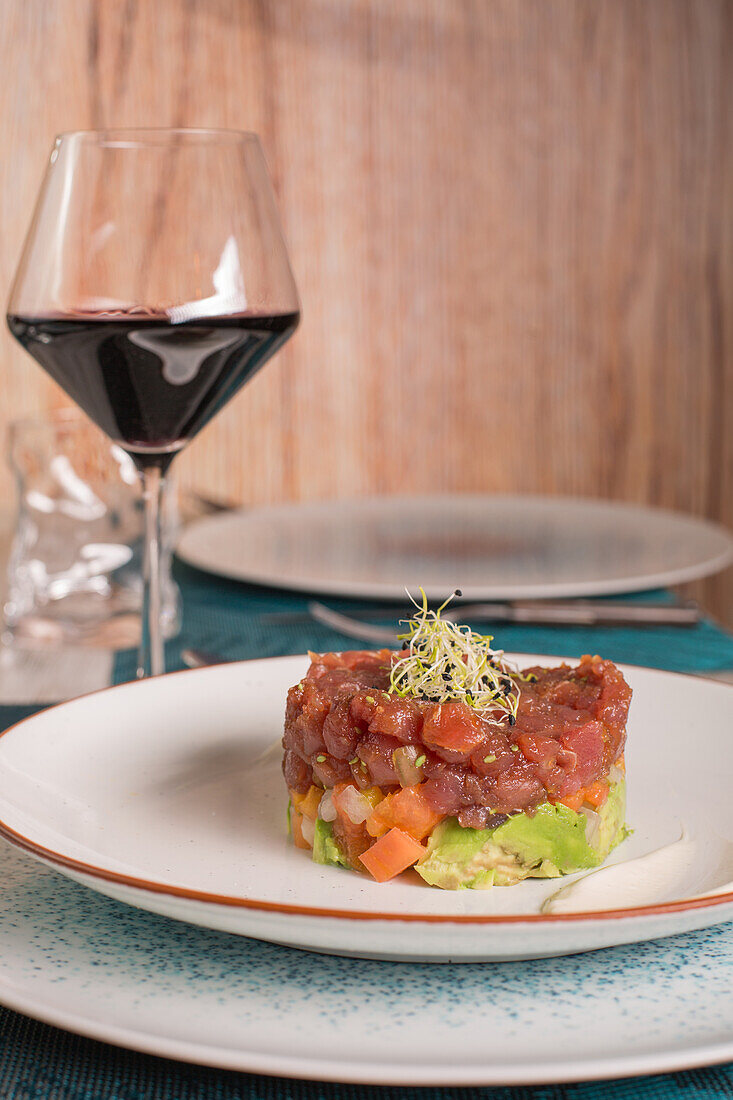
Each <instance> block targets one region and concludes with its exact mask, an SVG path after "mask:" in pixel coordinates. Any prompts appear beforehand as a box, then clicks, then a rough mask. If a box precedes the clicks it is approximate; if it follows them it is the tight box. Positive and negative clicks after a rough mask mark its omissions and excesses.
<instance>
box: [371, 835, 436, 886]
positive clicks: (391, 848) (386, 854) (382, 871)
mask: <svg viewBox="0 0 733 1100" xmlns="http://www.w3.org/2000/svg"><path fill="white" fill-rule="evenodd" d="M424 854H425V849H424V847H423V846H422V844H420V843H418V841H417V840H415V839H414V838H413V837H411V836H408V835H407V833H403V832H402V830H401V829H390V830H389V832H388V833H387V834H386V835H385V836H383V837H381V838H380V839H379V840H377V841H375V842H374V844H372V846H371V848H368V849H367V850H366V852H364V854H363V855H362V856H361V857H360V858H361V862H362V863H363V864H364V866H365V867H366V869H367V871H368V872H369V874H370V875H371V876H372V878H374V879H376V880H377V882H387V881H388V879H391V878H394V877H395V875H399V874H401V873H402V871H406V870H407V868H408V867H412V866H413V864H415V863H417V861H418V860H419V859H420V857H421V856H422V855H424Z"/></svg>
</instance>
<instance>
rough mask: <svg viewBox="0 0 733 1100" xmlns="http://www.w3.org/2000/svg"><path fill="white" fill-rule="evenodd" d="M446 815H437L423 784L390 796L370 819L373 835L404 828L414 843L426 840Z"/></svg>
mask: <svg viewBox="0 0 733 1100" xmlns="http://www.w3.org/2000/svg"><path fill="white" fill-rule="evenodd" d="M444 817H445V814H441V813H438V812H436V811H435V810H434V809H433V808H432V806H431V805H430V803H429V802H428V801H427V799H426V798H425V796H424V794H423V792H422V784H421V783H416V784H415V785H414V786H412V787H404V788H403V789H402V790H401V791H397V793H396V794H389V795H387V797H386V798H384V799H383V800H382V801H381V802H380V803H379V805H378V806H377V807H376V809H375V810H374V811H373V812H372V813H371V814H370V815H369V817H368V818H367V832H368V833H369V835H370V836H376V837H379V836H384V834H385V833H386V832H387V831H388V830H389V829H392V828H397V829H402V831H403V832H405V833H409V835H410V836H411V837H413V839H415V840H424V839H425V837H426V836H427V835H428V833H431V832H432V831H433V829H434V828H435V826H436V825H437V824H438V822H439V821H442V820H443V818H444Z"/></svg>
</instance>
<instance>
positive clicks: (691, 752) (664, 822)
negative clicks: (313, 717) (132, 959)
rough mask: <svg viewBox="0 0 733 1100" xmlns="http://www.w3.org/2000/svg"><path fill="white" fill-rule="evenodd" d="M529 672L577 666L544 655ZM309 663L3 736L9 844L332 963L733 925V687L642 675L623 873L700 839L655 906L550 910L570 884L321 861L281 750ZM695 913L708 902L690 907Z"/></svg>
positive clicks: (59, 711) (198, 919) (214, 678)
mask: <svg viewBox="0 0 733 1100" xmlns="http://www.w3.org/2000/svg"><path fill="white" fill-rule="evenodd" d="M519 660H520V662H522V661H527V662H528V663H534V662H536V661H548V660H557V659H556V658H541V657H526V658H520V659H519ZM306 667H307V659H306V658H304V657H281V658H274V659H270V660H261V661H246V662H242V663H239V664H233V665H224V666H219V667H217V668H208V669H200V670H197V671H192V672H183V673H175V674H173V675H170V676H166V677H161V678H158V679H153V680H149V681H145V682H142V683H135V684H125V685H123V686H121V687H116V688H110V689H107V690H105V691H101V692H98V693H97V694H95V695H88V696H85V697H83V698H81V699H77V700H74V701H73V702H70V703H64V704H62V705H60V706H58V707H55V708H52V709H50V710H47V711H44V712H42V713H40V714H38V715H35V716H34V717H32V718H30V719H27V720H26V721H25V722H22V723H20V724H19V725H17V726H15V727H13V728H12V729H11V730H9V731H7V732H6V733H5V734H4V735H3V736H2V737H0V832H1V833H2V834H3V835H4V836H5V837H6V838H7V839H9V840H11V841H13V842H14V843H16V844H17V845H19V846H21V847H23V848H24V849H26V850H27V851H29V852H30V853H31V854H34V855H36V856H38V857H40V858H42V859H44V860H46V861H48V862H49V863H51V864H52V865H53V866H55V867H57V868H58V869H59V870H61V871H62V872H63V873H64V874H67V875H69V876H71V877H72V878H76V879H78V880H79V881H81V882H83V883H85V884H86V885H87V886H90V887H92V888H93V889H96V890H99V891H101V892H102V893H106V894H109V895H110V896H112V897H116V898H118V899H120V900H122V901H125V902H128V903H129V904H132V905H137V906H140V907H142V908H145V909H150V910H152V911H154V912H158V913H162V914H164V915H166V916H171V917H176V918H179V919H182V920H186V921H190V922H192V923H194V924H200V925H204V926H207V927H210V928H216V929H220V930H223V931H229V932H235V933H239V934H241V935H246V936H255V937H258V938H260V939H265V940H270V941H274V942H278V943H285V944H291V945H293V946H296V947H304V948H310V949H313V950H317V951H325V952H337V953H344V954H354V955H359V956H363V957H376V958H394V959H414V960H431V961H474V960H491V959H501V958H512V959H516V958H534V957H540V956H549V955H560V954H566V953H569V952H574V951H583V950H586V949H589V948H598V947H605V946H609V945H613V944H620V943H629V942H632V941H638V940H644V939H651V938H653V937H658V936H665V935H671V934H673V933H676V932H683V931H688V930H690V929H694V928H702V927H706V926H708V925H712V924H715V923H716V922H719V921H723V920H727V919H730V918H731V917H733V892H731V889H730V887H729V888H728V890H727V891H725V892H723V893H721V894H720V895H718V896H714V897H707V898H705V897H701V896H700V895H703V894H705V893H708V892H710V891H713V890H720V889H721V888H723V887H725V886H726V883H729V882H730V879H731V878H733V873H732V872H731V868H730V866H726V865H725V860H726V856H727V855H729V854H730V846H728V847H727V848H726V847H725V845H726V843H728V845H729V842H730V841H731V840H733V801H732V800H731V799H730V797H729V795H730V790H731V788H732V787H733V756H732V755H731V753H730V751H729V741H730V730H731V729H732V728H733V688H731V687H730V686H729V685H726V684H718V683H714V682H711V681H701V680H697V679H695V678H692V677H685V676H675V675H672V674H669V673H661V672H653V671H649V670H642V669H630V670H628V676H629V680H630V682H631V685H632V687H633V689H634V700H633V703H632V718H631V722H630V725H629V748H628V754H627V762H628V772H629V807H628V820H629V822H630V824H631V825H632V826H633V828H634V830H635V831H634V834H633V836H632V837H631V838H630V839H629V840H627V841H625V842H624V844H623V845H621V846H620V847H619V848H618V849H617V850H616V851H615V852H614V853H613V854H612V857H611V860H610V861H609V862H610V863H614V862H616V863H618V862H619V861H628V860H631V859H633V858H634V857H636V856H641V855H643V854H644V853H646V852H649V851H651V850H654V849H657V848H658V847H659V846H661V845H665V844H669V843H671V842H674V841H675V840H676V839H677V838H678V837H679V835H680V831H681V828H682V826H683V825H684V827H685V828H686V830H687V831H688V833H690V834H691V835H692V836H694V837H697V838H698V840H699V841H700V851H701V853H702V855H701V857H700V861H699V865H698V866H695V867H693V868H689V867H687V866H684V865H683V866H681V867H674V866H673V867H672V869H671V871H670V870H669V869H668V870H667V873H666V878H665V877H664V876H663V877H662V879H661V880H659V881H656V882H655V881H651V880H650V881H649V883H647V884H646V886H645V892H644V893H643V894H642V896H641V897H640V896H639V894H638V885H637V886H634V887H633V889H634V890H635V893H634V895H633V898H631V897H630V896H626V894H625V893H624V890H625V889H626V887H625V886H623V885H622V887H621V888H620V889H617V890H614V894H613V897H612V898H611V899H610V900H609V901H608V903H604V905H603V908H602V909H595V910H594V911H591V912H582V911H580V910H579V911H575V912H571V913H563V914H561V915H554V916H553V915H549V916H545V915H540V907H541V905H542V903H543V901H544V900H545V899H546V898H547V897H548V896H549V895H550V894H552V893H553V892H554V891H555V890H556V889H557V887H558V883H557V882H554V881H547V880H545V881H541V880H533V881H527V882H523V883H520V884H518V885H516V886H513V887H511V888H508V889H506V888H505V889H500V888H496V889H494V890H489V891H470V890H469V891H460V892H449V891H442V890H435V889H430V888H428V887H427V886H425V884H424V883H422V882H421V880H420V879H419V878H418V877H417V876H416V875H414V876H403V877H402V878H400V879H398V880H396V881H394V882H392V883H390V884H388V885H379V884H377V883H375V882H372V881H371V880H369V879H368V878H367V877H366V876H361V875H357V874H354V873H352V872H349V871H345V870H342V869H340V868H334V867H321V866H319V865H317V864H314V863H313V862H312V861H311V860H310V859H309V858H308V856H307V854H306V853H303V852H302V851H299V850H297V849H295V848H294V847H293V846H292V844H291V843H290V842H289V840H288V838H287V836H286V830H285V802H286V799H285V792H284V787H283V781H282V776H281V773H280V750H279V746H278V745H277V741H278V739H279V737H280V734H281V730H282V718H283V706H284V699H285V692H286V689H287V687H288V685H290V684H291V683H293V682H295V681H296V680H297V679H299V678H300V676H301V675H302V674H303V672H304V671H305V668H306ZM690 898H692V899H693V900H690Z"/></svg>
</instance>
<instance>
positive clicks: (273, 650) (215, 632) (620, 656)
mask: <svg viewBox="0 0 733 1100" xmlns="http://www.w3.org/2000/svg"><path fill="white" fill-rule="evenodd" d="M175 575H176V579H177V581H178V584H179V585H180V588H181V593H182V596H183V629H182V631H181V634H180V635H179V637H178V638H176V639H175V640H174V641H172V642H170V643H169V644H168V646H167V653H166V665H167V668H168V669H169V670H173V669H177V668H182V667H183V664H182V662H181V649H182V648H185V647H187V646H188V647H193V648H195V649H202V650H206V651H208V652H211V653H216V654H220V655H221V656H222V657H229V658H232V659H234V660H244V659H246V658H251V657H279V656H283V655H285V654H288V653H304V652H305V651H306V650H308V649H314V650H316V651H321V652H323V651H325V650H329V649H335V650H339V649H364V648H369V645H368V643H366V642H356V641H354V640H353V639H349V638H347V637H345V636H344V635H343V634H339V633H337V632H335V631H333V630H329V629H328V628H327V627H324V626H321V625H320V624H319V623H316V622H314V621H308V622H305V623H303V622H297V623H275V622H273V621H271V620H270V619H269V618H268V616H270V615H272V614H273V613H280V612H286V611H296V612H302V611H304V610H305V608H306V604H307V602H308V597H307V596H304V595H301V594H298V593H293V592H281V591H278V590H275V589H268V588H259V587H255V586H253V585H245V584H239V583H236V582H230V581H226V580H221V579H218V578H216V577H212V576H209V575H208V574H206V573H201V572H199V571H198V570H196V569H192V568H190V567H189V566H186V565H183V564H182V563H180V562H178V563H177V564H176V568H175ZM619 599H623V600H624V601H626V600H644V601H650V600H652V601H656V602H660V603H664V602H669V601H670V600H671V597H670V595H669V594H668V593H667V592H664V591H656V592H645V593H640V594H638V595H635V596H631V597H629V596H625V597H619ZM324 602H325V603H327V604H328V606H329V607H333V608H336V609H337V610H344V611H345V612H346V613H348V612H349V611H350V610H352V609H354V608H359V607H360V608H363V609H368V607H369V604H368V603H362V604H359V603H356V602H354V601H353V600H337V599H333V598H331V597H329V598H328V599H326V600H325V601H324ZM382 625H384V623H382ZM471 625H472V626H474V625H475V626H476V629H488V630H489V631H490V633H493V634H495V635H496V639H497V644H498V645H500V646H502V648H504V649H507V650H510V651H512V652H516V653H549V654H556V655H559V656H567V657H580V656H582V654H583V653H600V654H601V655H602V656H603V657H607V658H609V659H610V660H612V661H621V662H625V663H626V664H632V665H648V666H649V667H650V668H664V669H669V670H671V671H673V672H713V671H716V670H719V669H733V636H732V635H731V634H728V633H726V631H724V630H722V629H721V628H720V627H718V626H716V625H715V624H714V623H713V622H712V621H711V620H709V619H704V620H703V621H702V622H700V623H698V624H697V625H696V626H694V627H649V628H644V629H641V628H638V627H634V628H631V629H630V628H628V627H574V628H568V627H563V626H544V627H535V626H526V625H512V624H507V623H500V624H496V625H495V626H492V624H491V623H488V622H487V623H484V624H473V623H472V624H471ZM134 675H135V654H134V653H133V652H125V653H121V654H120V655H119V656H118V658H117V661H116V665H115V681H116V682H118V683H119V682H122V681H124V680H131V679H132V678H133V677H134Z"/></svg>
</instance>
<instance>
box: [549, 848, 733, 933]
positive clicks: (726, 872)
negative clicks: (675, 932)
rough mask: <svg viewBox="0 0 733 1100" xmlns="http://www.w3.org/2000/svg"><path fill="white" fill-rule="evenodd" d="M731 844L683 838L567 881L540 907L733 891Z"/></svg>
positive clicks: (583, 907) (574, 907)
mask: <svg viewBox="0 0 733 1100" xmlns="http://www.w3.org/2000/svg"><path fill="white" fill-rule="evenodd" d="M731 880H733V844H730V843H729V842H727V841H725V840H723V839H722V838H717V837H716V838H711V837H707V838H706V840H705V842H704V843H701V842H700V841H699V840H693V839H692V838H691V837H690V836H688V835H687V833H686V832H685V830H684V829H683V831H682V836H681V837H680V838H679V840H676V841H674V842H673V843H672V844H665V845H664V846H663V847H661V848H657V849H655V851H653V852H649V853H647V855H645V856H639V857H638V858H637V859H630V860H628V861H627V862H626V863H616V864H613V865H612V866H610V867H601V868H599V869H598V870H597V871H591V872H590V873H589V874H587V875H583V877H582V878H579V879H576V880H575V881H574V882H570V883H568V884H567V885H566V886H563V887H562V888H561V889H560V890H557V891H556V892H555V893H554V894H552V895H551V896H550V897H549V898H547V900H546V901H545V902H544V904H543V905H542V910H541V911H542V912H543V913H577V912H586V911H591V910H594V909H626V908H633V907H635V906H637V905H654V904H658V903H661V902H668V901H674V900H680V899H682V898H691V897H700V896H705V895H711V894H722V893H725V892H726V891H727V890H731V891H733V881H731Z"/></svg>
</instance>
